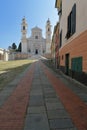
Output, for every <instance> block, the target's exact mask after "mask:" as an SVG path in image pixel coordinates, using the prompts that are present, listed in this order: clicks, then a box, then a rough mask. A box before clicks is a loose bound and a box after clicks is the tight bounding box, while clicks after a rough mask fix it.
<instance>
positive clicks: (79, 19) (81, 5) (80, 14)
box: [60, 0, 87, 45]
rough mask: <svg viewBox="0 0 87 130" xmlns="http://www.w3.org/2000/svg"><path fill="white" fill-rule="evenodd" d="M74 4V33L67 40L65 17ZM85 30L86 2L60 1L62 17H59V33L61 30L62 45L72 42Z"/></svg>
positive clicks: (75, 0) (86, 27) (80, 0)
mask: <svg viewBox="0 0 87 130" xmlns="http://www.w3.org/2000/svg"><path fill="white" fill-rule="evenodd" d="M74 3H76V33H75V34H74V35H73V36H72V37H70V38H69V39H68V40H67V39H66V38H65V36H66V33H67V17H68V15H69V13H70V11H71V9H72V7H73V5H74ZM86 29H87V0H62V15H61V17H60V31H61V30H62V45H65V44H67V43H69V42H70V41H72V40H73V39H74V38H75V37H77V36H78V35H80V34H81V33H82V32H84V31H85V30H86Z"/></svg>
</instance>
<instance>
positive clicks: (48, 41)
mask: <svg viewBox="0 0 87 130" xmlns="http://www.w3.org/2000/svg"><path fill="white" fill-rule="evenodd" d="M50 47H51V24H50V20H49V19H48V20H47V22H46V53H51V50H50Z"/></svg>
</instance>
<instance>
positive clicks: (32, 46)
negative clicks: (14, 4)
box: [21, 18, 51, 55]
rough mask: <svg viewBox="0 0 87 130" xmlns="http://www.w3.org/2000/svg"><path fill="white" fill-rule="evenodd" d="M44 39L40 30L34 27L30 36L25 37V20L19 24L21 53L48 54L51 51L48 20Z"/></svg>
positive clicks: (26, 27)
mask: <svg viewBox="0 0 87 130" xmlns="http://www.w3.org/2000/svg"><path fill="white" fill-rule="evenodd" d="M45 28H46V38H43V36H42V29H41V28H39V27H37V26H36V27H34V28H32V29H31V36H29V37H27V29H28V24H27V22H26V19H25V18H23V19H22V24H21V33H22V37H21V44H22V53H26V54H31V55H34V54H40V55H43V54H50V53H51V50H50V47H51V23H50V20H49V19H48V20H47V21H46V27H45Z"/></svg>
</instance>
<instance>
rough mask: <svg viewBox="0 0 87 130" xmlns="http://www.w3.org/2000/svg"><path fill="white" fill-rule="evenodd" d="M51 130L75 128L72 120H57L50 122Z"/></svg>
mask: <svg viewBox="0 0 87 130" xmlns="http://www.w3.org/2000/svg"><path fill="white" fill-rule="evenodd" d="M49 123H50V128H51V129H56V128H58V129H66V130H67V129H70V128H73V127H74V125H73V123H72V121H71V119H66V118H65V119H55V120H49Z"/></svg>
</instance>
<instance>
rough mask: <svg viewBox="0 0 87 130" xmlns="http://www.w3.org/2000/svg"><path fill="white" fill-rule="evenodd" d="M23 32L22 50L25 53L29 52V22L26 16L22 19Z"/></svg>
mask: <svg viewBox="0 0 87 130" xmlns="http://www.w3.org/2000/svg"><path fill="white" fill-rule="evenodd" d="M21 33H22V38H21V43H22V52H23V53H27V38H26V34H27V23H26V19H25V18H23V19H22V23H21Z"/></svg>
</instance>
